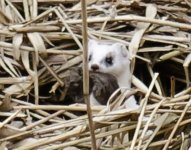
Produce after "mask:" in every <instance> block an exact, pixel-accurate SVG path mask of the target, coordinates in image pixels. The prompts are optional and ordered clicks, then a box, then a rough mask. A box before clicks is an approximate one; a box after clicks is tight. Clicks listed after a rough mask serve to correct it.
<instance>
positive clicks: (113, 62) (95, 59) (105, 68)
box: [88, 39, 138, 108]
mask: <svg viewBox="0 0 191 150" xmlns="http://www.w3.org/2000/svg"><path fill="white" fill-rule="evenodd" d="M88 56H89V64H88V65H89V66H88V67H89V70H90V71H95V72H103V73H109V74H112V75H113V76H115V77H116V78H117V82H118V85H119V87H120V88H124V87H125V88H130V87H131V76H132V75H131V72H130V60H129V53H128V50H127V48H126V46H125V45H124V44H122V43H118V42H113V43H112V42H103V41H96V40H92V39H91V40H89V42H88ZM90 101H91V102H92V103H93V105H97V104H99V102H98V101H97V100H96V99H95V98H94V96H93V95H92V94H91V95H90ZM125 103H126V106H127V107H130V108H132V107H133V108H134V107H138V105H137V103H136V100H135V98H134V97H133V96H131V97H130V98H129V99H127V100H126V102H125Z"/></svg>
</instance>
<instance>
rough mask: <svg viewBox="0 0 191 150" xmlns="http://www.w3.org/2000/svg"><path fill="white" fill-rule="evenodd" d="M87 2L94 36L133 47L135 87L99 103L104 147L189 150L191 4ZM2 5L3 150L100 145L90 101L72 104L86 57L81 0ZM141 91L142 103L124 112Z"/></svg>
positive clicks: (14, 0)
mask: <svg viewBox="0 0 191 150" xmlns="http://www.w3.org/2000/svg"><path fill="white" fill-rule="evenodd" d="M87 3H88V6H87V12H88V18H87V21H88V35H89V37H90V38H95V39H102V40H112V41H116V42H122V43H124V44H125V45H126V46H128V47H129V52H130V56H131V58H130V59H131V61H132V63H131V68H132V72H134V76H133V77H132V82H133V85H134V88H133V89H132V91H131V93H129V92H124V93H121V94H120V95H119V96H117V97H116V96H115V94H114V95H112V97H111V103H109V104H108V105H107V106H93V107H92V113H93V118H92V120H93V122H94V126H95V137H96V139H97V141H96V144H97V147H98V148H99V149H102V150H105V149H130V150H134V149H141V150H146V149H151V150H152V149H163V150H166V149H173V150H176V149H181V150H185V149H188V148H189V147H190V125H191V119H190V114H191V109H190V105H191V99H190V98H191V97H190V91H191V88H190V71H189V70H190V67H189V64H190V61H191V59H190V58H191V55H190V33H189V32H190V30H191V25H190V7H191V3H190V2H189V1H188V0H185V1H181V0H176V1H171V0H160V1H155V0H150V1H148V0H143V1H139V0H137V1H136V0H131V1H126V0H121V1H112V2H111V1H107V0H100V1H98V2H96V1H95V0H91V1H87ZM0 6H1V11H0V23H1V24H0V39H1V40H0V51H1V54H0V69H1V71H0V88H1V93H0V98H1V101H0V111H1V112H0V119H1V123H0V149H5V148H8V149H17V150H28V149H45V150H50V149H51V150H52V149H67V148H68V149H90V148H91V146H92V143H91V139H90V132H89V128H88V117H87V115H85V113H84V112H86V105H84V104H73V105H64V104H63V103H64V102H65V101H64V102H63V97H64V96H63V95H64V94H65V90H64V87H65V84H66V82H65V79H66V78H67V77H68V76H69V75H70V72H69V69H70V68H71V67H73V66H77V65H79V64H80V63H81V62H82V59H83V56H82V51H83V47H82V33H81V29H82V19H81V5H80V3H79V1H78V0H64V1H63V0H46V1H45V0H38V1H37V0H33V1H27V0H26V1H25V0H24V1H22V0H1V3H0ZM116 93H118V91H116ZM131 94H135V95H136V97H137V99H139V101H140V105H141V108H140V109H138V110H127V109H123V108H121V109H118V108H119V107H120V105H121V103H122V101H123V99H124V97H126V96H129V95H131ZM76 112H77V113H79V112H80V114H81V115H79V114H76ZM146 116H147V117H148V119H147V120H144V117H146ZM150 131H152V134H149V133H150Z"/></svg>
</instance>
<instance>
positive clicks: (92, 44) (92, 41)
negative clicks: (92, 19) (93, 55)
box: [88, 39, 97, 47]
mask: <svg viewBox="0 0 191 150" xmlns="http://www.w3.org/2000/svg"><path fill="white" fill-rule="evenodd" d="M96 44H97V41H96V40H93V39H88V47H92V46H94V45H96Z"/></svg>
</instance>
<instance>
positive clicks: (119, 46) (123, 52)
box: [113, 43, 128, 57]
mask: <svg viewBox="0 0 191 150" xmlns="http://www.w3.org/2000/svg"><path fill="white" fill-rule="evenodd" d="M113 46H114V48H115V49H116V50H117V51H120V53H121V55H122V56H123V57H127V56H128V50H127V48H126V46H125V45H124V44H122V43H115V44H113Z"/></svg>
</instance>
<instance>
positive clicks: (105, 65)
mask: <svg viewBox="0 0 191 150" xmlns="http://www.w3.org/2000/svg"><path fill="white" fill-rule="evenodd" d="M88 51H89V52H88V56H89V70H91V71H97V72H104V73H110V74H113V75H114V76H118V75H121V74H122V73H123V72H127V71H128V72H130V69H129V67H130V61H129V53H128V51H127V49H126V46H125V45H124V44H121V43H117V42H116V43H104V42H98V41H95V40H89V42H88Z"/></svg>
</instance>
